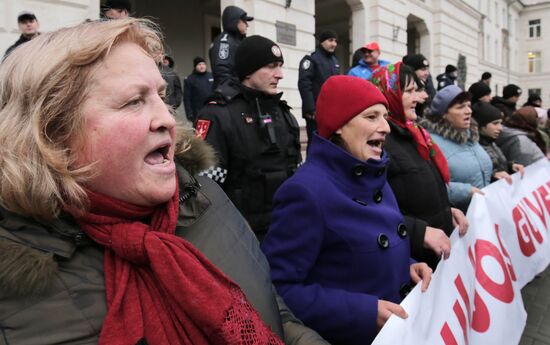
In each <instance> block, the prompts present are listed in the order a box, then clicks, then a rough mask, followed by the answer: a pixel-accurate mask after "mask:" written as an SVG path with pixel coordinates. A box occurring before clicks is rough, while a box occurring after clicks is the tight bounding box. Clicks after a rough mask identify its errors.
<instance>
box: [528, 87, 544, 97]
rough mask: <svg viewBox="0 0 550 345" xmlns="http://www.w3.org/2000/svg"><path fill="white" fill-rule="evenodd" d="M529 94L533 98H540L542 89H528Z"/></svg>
mask: <svg viewBox="0 0 550 345" xmlns="http://www.w3.org/2000/svg"><path fill="white" fill-rule="evenodd" d="M527 94H528V95H529V96H531V95H537V96H540V95H542V89H540V88H537V89H528V90H527Z"/></svg>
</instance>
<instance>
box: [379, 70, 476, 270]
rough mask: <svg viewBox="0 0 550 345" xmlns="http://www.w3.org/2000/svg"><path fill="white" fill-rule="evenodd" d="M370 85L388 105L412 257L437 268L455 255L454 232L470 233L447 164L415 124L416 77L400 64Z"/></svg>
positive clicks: (397, 189) (390, 145) (391, 170)
mask: <svg viewBox="0 0 550 345" xmlns="http://www.w3.org/2000/svg"><path fill="white" fill-rule="evenodd" d="M371 81H372V83H373V84H374V85H376V86H377V87H378V88H379V89H380V91H382V93H383V94H384V96H385V97H386V99H387V100H388V103H389V115H388V122H389V124H390V128H391V133H390V135H389V136H387V137H386V143H385V147H386V150H387V152H388V153H389V155H390V164H389V165H388V182H389V183H390V186H391V187H392V189H393V191H394V193H395V196H396V198H397V203H398V204H399V208H400V209H401V212H402V213H403V215H404V216H405V224H406V225H407V228H408V229H409V233H410V235H411V237H410V238H411V254H412V257H413V258H414V259H416V260H418V261H425V262H427V263H428V264H429V265H430V266H431V267H432V268H435V266H436V265H437V262H438V259H439V258H440V257H441V256H442V255H443V256H444V257H445V258H446V257H448V256H449V254H450V250H451V245H450V241H449V238H448V236H449V235H450V234H451V232H452V230H453V227H454V226H457V225H458V226H459V231H460V233H461V234H464V233H465V232H466V230H467V228H468V223H467V221H466V217H464V214H463V213H462V212H461V211H460V210H458V209H455V208H452V207H451V205H450V203H449V198H448V196H447V186H446V185H447V184H448V183H449V168H448V167H447V160H446V159H445V156H443V154H442V153H441V151H440V150H439V147H438V146H437V145H436V144H435V143H434V142H433V141H432V140H431V138H430V135H429V134H428V132H427V131H426V130H424V129H423V128H422V127H420V126H419V125H418V124H417V123H416V122H415V120H416V118H417V115H416V112H415V107H416V104H417V102H418V101H419V96H418V94H417V84H416V82H415V75H414V71H413V70H411V69H410V68H409V67H408V66H406V65H403V64H402V63H401V62H398V63H396V64H392V65H388V66H385V67H381V68H379V69H378V70H376V71H375V72H374V73H373V75H372V80H371Z"/></svg>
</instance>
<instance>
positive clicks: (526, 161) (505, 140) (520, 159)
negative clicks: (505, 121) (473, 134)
mask: <svg viewBox="0 0 550 345" xmlns="http://www.w3.org/2000/svg"><path fill="white" fill-rule="evenodd" d="M528 134H529V133H528V132H527V131H525V130H522V129H516V128H510V127H507V126H504V127H503V128H502V132H501V133H500V135H499V137H498V138H497V140H496V143H497V145H498V146H499V147H500V149H501V150H502V152H503V153H504V155H505V156H506V159H507V160H508V161H514V162H516V163H519V164H523V165H525V166H527V165H530V164H532V163H534V162H536V161H538V160H539V159H542V158H544V157H545V156H544V153H543V152H542V151H541V150H540V148H539V147H538V146H537V144H535V142H534V141H533V140H531V139H530V138H529V137H528Z"/></svg>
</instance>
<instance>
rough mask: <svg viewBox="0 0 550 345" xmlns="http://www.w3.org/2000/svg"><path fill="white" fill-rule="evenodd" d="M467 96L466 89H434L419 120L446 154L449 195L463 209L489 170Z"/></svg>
mask: <svg viewBox="0 0 550 345" xmlns="http://www.w3.org/2000/svg"><path fill="white" fill-rule="evenodd" d="M470 98H471V96H470V94H469V93H468V92H465V91H462V89H461V88H459V87H458V86H456V85H449V86H447V87H445V88H443V89H441V91H438V93H437V94H436V95H435V97H434V100H433V102H432V114H431V115H430V116H428V117H427V118H426V119H423V120H421V122H420V123H421V125H422V126H423V127H424V128H426V129H427V130H428V131H429V132H430V134H431V136H432V138H433V140H434V141H435V143H436V144H437V145H438V146H439V147H440V148H441V151H443V154H444V155H445V158H447V162H448V164H449V171H450V172H451V182H450V184H449V199H450V200H451V203H453V204H454V205H455V206H456V207H458V208H460V209H461V210H462V211H464V213H466V210H467V209H468V205H469V204H470V200H471V199H472V195H473V193H480V189H481V188H483V187H485V186H487V185H489V183H491V176H492V174H493V173H492V171H493V163H492V161H491V158H490V157H489V155H488V154H487V152H485V150H484V149H483V147H482V146H481V145H480V144H479V132H478V128H477V122H475V120H473V118H472V108H471V105H470Z"/></svg>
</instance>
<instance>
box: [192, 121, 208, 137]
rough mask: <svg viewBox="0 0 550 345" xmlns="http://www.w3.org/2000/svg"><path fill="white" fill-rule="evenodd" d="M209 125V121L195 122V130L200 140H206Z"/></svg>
mask: <svg viewBox="0 0 550 345" xmlns="http://www.w3.org/2000/svg"><path fill="white" fill-rule="evenodd" d="M211 123H212V121H210V120H197V126H196V127H195V129H196V131H197V136H198V137H201V138H202V140H206V135H207V134H208V130H209V129H210V124H211Z"/></svg>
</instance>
